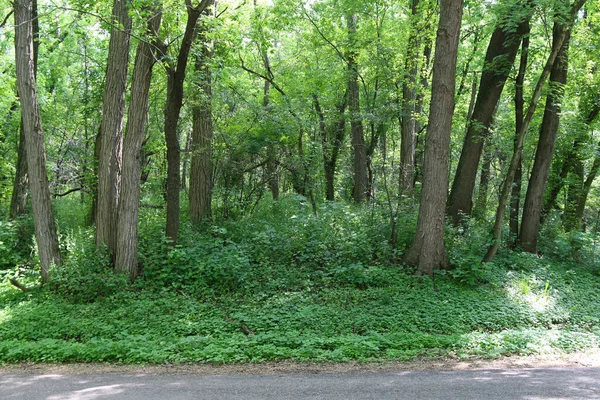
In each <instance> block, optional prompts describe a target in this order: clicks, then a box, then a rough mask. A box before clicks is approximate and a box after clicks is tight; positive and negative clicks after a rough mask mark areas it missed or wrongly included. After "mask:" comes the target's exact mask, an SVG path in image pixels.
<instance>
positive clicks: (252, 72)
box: [239, 55, 287, 98]
mask: <svg viewBox="0 0 600 400" xmlns="http://www.w3.org/2000/svg"><path fill="white" fill-rule="evenodd" d="M239 57H240V63H241V64H240V67H242V69H243V70H244V71H246V72H249V73H251V74H252V75H255V76H258V77H259V78H262V79H264V80H265V81H267V82H269V83H270V84H271V85H273V88H274V89H275V90H277V91H278V92H279V93H280V94H281V95H282V96H283V97H286V98H287V95H286V94H285V92H284V91H283V89H282V88H281V87H279V85H278V84H277V83H275V81H274V80H273V78H269V77H268V76H266V75H263V74H261V73H260V72H256V71H254V70H253V69H250V68H248V67H246V66H245V65H244V59H243V58H242V56H241V55H240V56H239ZM269 72H270V71H269ZM270 74H271V75H272V73H271V72H270Z"/></svg>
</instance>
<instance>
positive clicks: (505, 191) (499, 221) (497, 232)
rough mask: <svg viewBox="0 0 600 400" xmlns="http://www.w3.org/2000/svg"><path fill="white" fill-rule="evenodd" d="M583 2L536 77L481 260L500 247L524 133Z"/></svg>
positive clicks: (574, 8) (572, 13)
mask: <svg viewBox="0 0 600 400" xmlns="http://www.w3.org/2000/svg"><path fill="white" fill-rule="evenodd" d="M584 3H585V0H578V2H577V3H575V4H574V5H573V6H572V8H571V11H570V15H569V16H568V19H566V20H567V21H569V24H568V25H566V29H565V30H563V32H562V34H561V35H560V36H559V37H557V38H556V41H555V43H556V45H554V43H553V44H552V51H551V52H550V54H549V55H548V59H547V60H546V64H545V66H544V70H543V71H542V74H541V75H540V78H539V79H538V82H537V84H536V86H535V89H534V91H533V93H532V96H531V101H530V102H529V107H528V108H527V113H526V114H525V118H524V119H523V126H522V127H521V130H520V131H519V132H518V134H517V135H516V139H515V148H514V152H513V156H512V159H511V161H510V165H509V167H508V171H507V172H506V177H505V179H504V182H503V183H502V191H501V193H500V201H499V204H498V208H497V209H496V219H495V221H494V233H493V242H492V245H491V246H490V247H489V248H488V251H487V253H486V254H485V256H484V257H483V260H482V262H490V261H492V259H493V258H494V256H495V255H496V252H497V251H498V248H499V247H500V238H501V236H502V225H503V221H504V213H505V212H506V203H507V200H508V196H509V193H510V188H511V186H512V183H513V179H514V177H515V172H516V170H517V167H518V162H519V159H520V157H521V152H522V151H523V143H524V141H525V135H526V134H527V131H528V130H529V125H530V124H531V120H532V119H533V115H534V113H535V109H536V107H537V103H538V101H539V99H540V97H541V95H542V89H543V88H544V86H545V84H546V80H547V79H548V76H549V75H550V72H551V70H552V68H553V66H554V62H555V61H556V57H557V56H558V53H559V51H560V49H561V48H562V45H563V43H564V41H565V39H566V37H567V34H568V33H569V32H570V29H571V25H572V24H573V21H574V19H575V16H576V15H577V12H578V11H579V9H580V8H581V6H583V4H584ZM553 42H554V41H553Z"/></svg>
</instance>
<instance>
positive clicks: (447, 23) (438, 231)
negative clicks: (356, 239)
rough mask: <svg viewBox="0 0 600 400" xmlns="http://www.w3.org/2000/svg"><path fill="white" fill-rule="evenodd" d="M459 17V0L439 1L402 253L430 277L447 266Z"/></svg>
mask: <svg viewBox="0 0 600 400" xmlns="http://www.w3.org/2000/svg"><path fill="white" fill-rule="evenodd" d="M461 19H462V0H441V1H440V22H439V26H438V30H437V39H436V46H435V56H434V57H435V58H434V64H433V83H432V91H431V104H430V107H429V126H428V128H427V136H426V139H425V140H426V141H425V163H424V166H423V190H422V193H421V203H420V208H419V217H418V222H417V232H416V235H415V240H414V242H413V244H412V246H411V247H410V249H409V250H408V252H407V253H406V256H405V262H406V263H407V264H408V265H412V266H415V267H417V273H418V274H425V275H429V276H430V277H432V276H433V271H434V270H435V269H439V268H446V267H448V257H447V255H446V250H445V248H444V209H445V205H446V196H447V192H448V157H449V152H450V133H451V129H452V113H453V110H454V92H455V84H456V58H457V53H458V39H459V32H460V24H461Z"/></svg>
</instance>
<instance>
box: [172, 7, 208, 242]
mask: <svg viewBox="0 0 600 400" xmlns="http://www.w3.org/2000/svg"><path fill="white" fill-rule="evenodd" d="M210 1H211V0H202V2H201V3H200V4H199V5H198V7H196V8H194V7H192V4H191V0H186V8H187V16H188V18H187V23H186V26H185V32H184V34H183V39H182V41H181V47H180V49H179V54H178V55H177V63H176V64H175V66H169V65H167V64H165V65H166V66H167V101H166V104H165V110H164V116H165V122H164V131H165V140H166V143H167V196H166V197H167V224H166V230H165V231H166V232H165V235H166V236H167V238H169V240H170V241H171V243H172V244H173V245H175V244H176V243H177V239H178V235H179V188H180V187H181V186H180V168H181V165H180V160H181V151H180V149H179V135H178V134H177V125H178V123H179V113H180V111H181V107H182V105H183V83H184V80H185V70H186V67H187V61H188V57H189V54H190V49H191V48H192V44H193V42H194V36H195V31H196V23H197V22H198V17H199V16H200V14H201V13H202V12H203V11H204V9H205V8H206V7H207V6H208V4H209V3H210Z"/></svg>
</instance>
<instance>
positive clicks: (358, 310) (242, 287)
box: [0, 204, 600, 363]
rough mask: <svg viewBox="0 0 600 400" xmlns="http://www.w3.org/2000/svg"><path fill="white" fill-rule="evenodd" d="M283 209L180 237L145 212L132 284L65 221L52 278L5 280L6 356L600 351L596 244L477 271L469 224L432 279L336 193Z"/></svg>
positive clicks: (390, 356) (305, 357)
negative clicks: (316, 208)
mask: <svg viewBox="0 0 600 400" xmlns="http://www.w3.org/2000/svg"><path fill="white" fill-rule="evenodd" d="M281 207H282V210H278V211H276V212H273V210H264V213H263V214H261V210H258V212H257V214H256V216H255V217H252V218H248V219H246V220H241V221H236V223H235V224H233V223H232V224H228V225H227V224H226V225H223V226H220V227H218V228H208V229H207V230H206V231H205V232H202V233H198V232H194V231H192V230H189V229H188V230H186V231H185V234H184V235H182V237H184V238H185V239H184V240H182V243H181V245H180V246H179V247H176V248H174V249H173V248H169V247H168V246H167V245H166V244H165V243H164V241H162V240H161V238H160V230H161V229H160V228H161V227H160V225H158V224H152V216H151V215H147V216H145V220H146V221H150V222H149V223H148V224H147V226H146V227H145V228H144V229H143V231H142V233H141V238H142V243H141V251H142V254H141V259H142V260H143V262H144V274H143V276H142V277H141V278H140V279H139V280H138V282H137V283H136V284H135V285H133V286H129V285H127V284H126V283H125V282H124V280H122V279H120V277H114V276H113V275H112V273H110V271H109V269H108V267H107V265H108V264H107V263H108V258H107V257H106V255H105V254H104V253H103V252H102V251H98V250H96V249H94V248H93V240H91V239H90V232H89V231H87V230H84V229H81V230H77V231H71V233H70V234H69V235H64V237H65V238H66V239H65V241H66V244H65V246H66V248H68V253H69V257H68V259H67V262H66V263H65V266H64V267H62V268H61V269H59V270H56V271H54V278H53V281H52V282H51V284H50V285H48V286H47V287H45V288H42V289H35V290H33V291H31V292H27V293H23V292H21V291H19V290H17V289H16V288H14V287H13V286H11V285H10V284H9V283H8V282H7V280H6V279H2V281H1V283H0V362H1V363H12V362H20V361H39V362H118V363H235V362H261V361H270V360H296V361H323V362H334V361H336V362H337V361H385V360H411V359H413V358H415V357H417V356H419V357H445V356H452V357H461V358H467V357H471V356H484V357H498V356H503V355H530V354H548V353H570V352H576V351H585V350H588V349H597V348H598V344H599V342H600V291H599V290H598V286H599V284H600V277H598V276H597V275H596V274H595V273H594V271H595V262H594V260H595V258H593V257H592V256H593V254H592V253H590V254H588V256H587V257H586V260H587V261H586V262H575V261H573V258H572V257H571V255H569V257H568V258H564V259H559V258H551V259H546V258H538V257H536V256H531V255H527V254H521V253H516V252H510V251H508V250H507V251H505V252H504V253H503V254H502V255H501V256H500V257H499V258H498V259H497V260H496V261H495V262H494V263H493V264H489V265H487V266H485V267H479V266H478V265H477V264H474V263H473V257H474V256H473V250H472V249H474V248H477V243H478V240H480V241H483V240H484V239H483V238H482V239H479V236H478V235H479V234H478V233H477V230H476V229H471V230H470V232H471V233H469V234H459V233H452V232H451V233H450V234H449V235H448V237H449V241H448V242H449V244H448V247H449V254H450V255H451V258H452V262H453V264H454V267H455V269H454V270H453V271H451V272H447V273H441V274H439V275H437V276H436V278H435V280H434V281H431V280H429V279H427V278H419V277H415V276H412V274H411V271H410V270H408V269H406V268H405V267H403V266H401V265H397V264H395V263H394V262H393V261H394V259H395V257H396V253H395V252H394V251H393V250H392V249H390V248H389V247H387V246H388V245H387V241H386V240H385V239H386V237H385V235H386V234H387V233H386V231H385V230H384V229H382V227H383V226H385V215H375V216H374V215H373V214H372V213H371V212H366V211H364V210H363V211H361V210H356V209H353V208H352V207H350V206H340V205H331V206H327V207H329V208H326V209H323V210H321V213H320V217H319V218H315V217H312V216H311V215H310V212H309V211H308V212H304V213H302V212H298V209H297V208H295V206H293V205H290V204H288V205H285V204H284V205H283V206H281ZM292 217H293V218H292ZM407 218H408V217H407ZM157 220H159V218H158V217H157ZM408 235H409V234H407V236H408ZM469 235H474V236H469ZM400 239H401V240H399V242H400V243H404V242H403V240H402V238H400ZM552 240H555V239H552ZM561 240H564V238H563V239H561ZM547 245H548V246H549V245H550V244H547ZM400 251H402V248H401V249H400ZM16 273H19V274H20V279H21V280H22V281H23V282H26V283H27V284H29V285H31V286H34V285H36V279H37V278H36V274H35V272H34V271H32V270H28V269H25V270H23V269H21V271H20V272H17V271H16V270H14V269H5V270H4V275H11V274H16Z"/></svg>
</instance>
